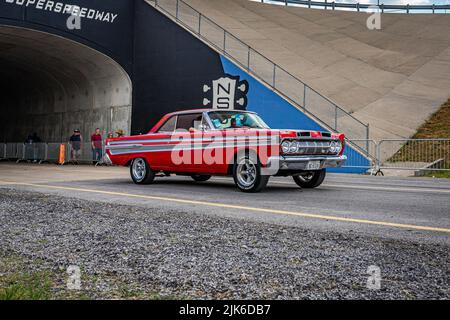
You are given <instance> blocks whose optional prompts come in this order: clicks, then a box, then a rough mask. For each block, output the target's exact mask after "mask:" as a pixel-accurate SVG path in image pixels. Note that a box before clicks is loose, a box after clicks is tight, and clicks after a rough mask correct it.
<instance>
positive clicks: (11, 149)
mask: <svg viewBox="0 0 450 320" xmlns="http://www.w3.org/2000/svg"><path fill="white" fill-rule="evenodd" d="M6 159H8V160H16V159H17V143H11V142H9V143H7V144H6Z"/></svg>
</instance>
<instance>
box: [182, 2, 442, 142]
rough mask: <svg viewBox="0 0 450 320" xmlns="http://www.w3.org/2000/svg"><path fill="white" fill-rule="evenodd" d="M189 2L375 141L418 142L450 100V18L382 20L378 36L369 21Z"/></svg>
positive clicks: (254, 4)
mask: <svg viewBox="0 0 450 320" xmlns="http://www.w3.org/2000/svg"><path fill="white" fill-rule="evenodd" d="M185 1H186V2H187V3H188V4H190V5H192V6H193V7H194V8H195V9H197V10H199V11H200V12H201V13H202V14H204V15H205V16H206V17H209V18H210V19H212V20H213V21H215V22H216V23H218V24H219V25H220V26H222V27H223V28H225V29H226V30H228V31H229V32H231V33H232V34H234V35H235V36H237V37H238V38H240V39H241V40H243V41H244V42H246V43H247V44H249V45H251V46H252V47H253V48H255V49H256V50H258V51H259V52H261V53H262V54H264V55H265V56H267V57H268V58H270V59H271V60H273V61H275V62H276V63H277V64H279V65H280V66H282V67H283V68H285V69H286V70H288V71H289V72H291V73H292V74H294V75H296V76H297V77H299V78H300V79H302V80H303V81H304V82H306V83H307V84H308V85H310V86H311V87H313V88H314V89H316V90H317V91H319V92H320V93H322V94H323V95H325V96H327V97H328V98H330V99H332V100H334V101H335V102H336V103H338V104H339V105H340V106H342V107H343V108H344V109H346V110H347V111H349V112H352V113H353V114H354V115H355V117H357V118H358V119H360V120H361V121H363V122H365V123H369V124H370V126H371V133H372V134H371V137H372V138H374V139H381V138H395V137H409V136H411V135H412V134H414V132H415V130H416V129H417V127H418V126H420V125H421V124H422V123H423V122H424V121H425V120H426V119H427V118H428V117H429V116H430V115H431V114H432V113H433V112H435V111H436V110H437V109H438V108H439V106H440V105H441V104H442V103H443V102H444V101H446V100H447V98H448V97H450V15H429V14H417V15H405V14H383V15H382V20H381V22H382V30H377V31H371V30H368V29H367V27H366V19H367V18H368V14H366V13H357V12H344V11H330V10H327V11H325V10H315V9H307V8H298V7H285V6H278V5H270V4H261V3H258V2H253V1H248V0H226V1H224V0H185ZM344 131H345V130H344ZM361 138H364V137H361Z"/></svg>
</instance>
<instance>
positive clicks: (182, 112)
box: [167, 108, 254, 116]
mask: <svg viewBox="0 0 450 320" xmlns="http://www.w3.org/2000/svg"><path fill="white" fill-rule="evenodd" d="M211 111H213V112H230V111H236V112H248V113H254V112H252V111H247V110H220V109H211V108H199V109H190V110H180V111H175V112H171V113H169V114H167V116H173V115H177V114H189V113H200V112H211Z"/></svg>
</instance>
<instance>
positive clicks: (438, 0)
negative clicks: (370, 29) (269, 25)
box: [256, 0, 450, 5]
mask: <svg viewBox="0 0 450 320" xmlns="http://www.w3.org/2000/svg"><path fill="white" fill-rule="evenodd" d="M256 1H259V0H256ZM314 1H319V2H325V0H314ZM334 1H335V2H340V3H357V2H360V3H365V4H366V3H367V4H372V3H373V4H376V3H377V0H359V1H358V0H334ZM328 2H333V0H328ZM380 3H384V4H404V5H406V4H411V5H414V4H416V5H419V4H433V3H434V4H450V0H380Z"/></svg>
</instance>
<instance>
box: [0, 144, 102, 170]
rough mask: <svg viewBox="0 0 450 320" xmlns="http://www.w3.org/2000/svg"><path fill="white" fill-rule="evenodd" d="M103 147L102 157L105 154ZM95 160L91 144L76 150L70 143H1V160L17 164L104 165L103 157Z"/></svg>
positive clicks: (83, 145)
mask: <svg viewBox="0 0 450 320" xmlns="http://www.w3.org/2000/svg"><path fill="white" fill-rule="evenodd" d="M61 146H63V147H64V157H63V159H64V161H63V163H60V160H61V157H60V155H61ZM104 151H105V148H104V146H103V147H102V152H101V155H102V156H103V155H104V154H105V152H104ZM102 156H101V157H100V158H97V159H94V154H93V150H92V147H91V144H90V143H84V144H82V145H81V146H80V148H79V149H76V150H75V149H74V148H72V146H71V145H70V144H69V143H10V142H8V143H0V160H12V161H16V163H20V162H34V163H39V164H41V163H59V164H71V163H95V164H97V165H102V164H104V161H103V157H102Z"/></svg>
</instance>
